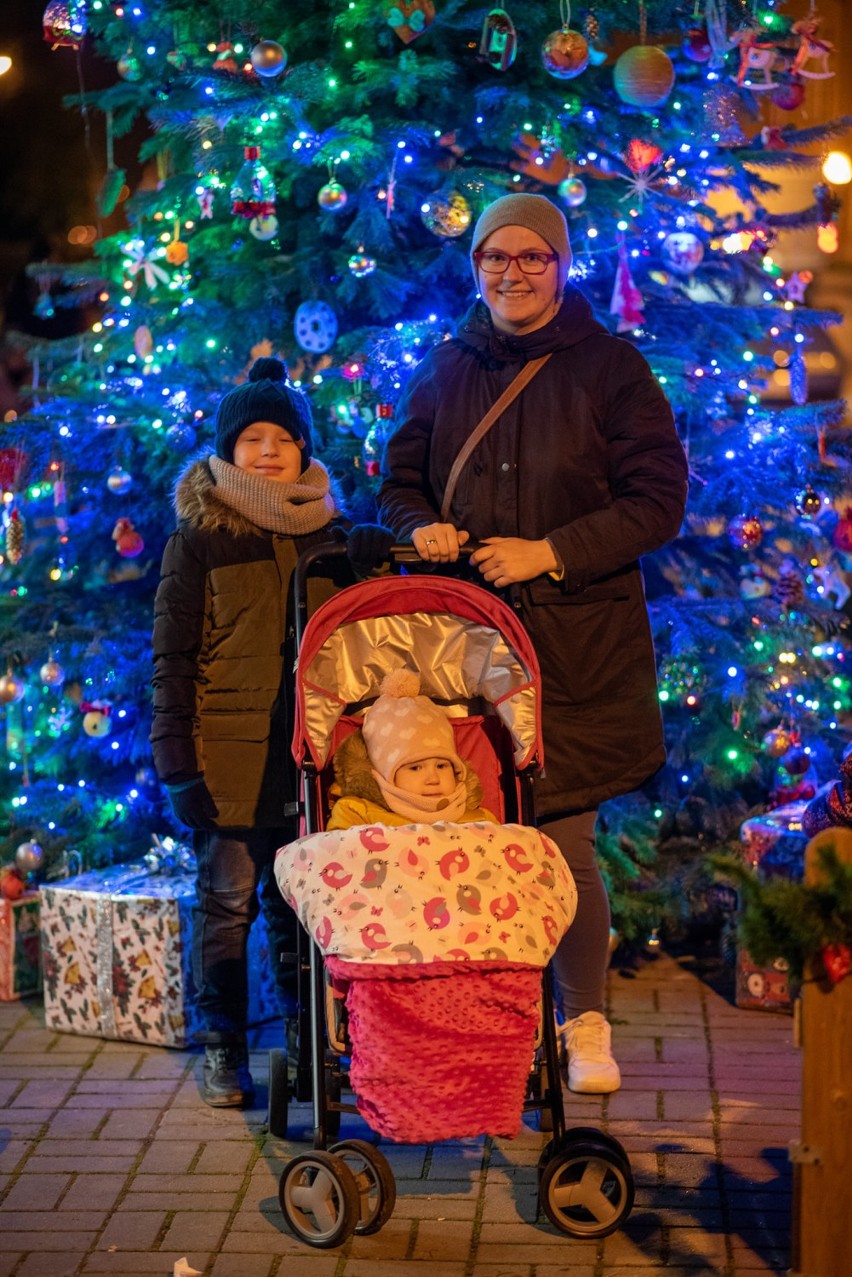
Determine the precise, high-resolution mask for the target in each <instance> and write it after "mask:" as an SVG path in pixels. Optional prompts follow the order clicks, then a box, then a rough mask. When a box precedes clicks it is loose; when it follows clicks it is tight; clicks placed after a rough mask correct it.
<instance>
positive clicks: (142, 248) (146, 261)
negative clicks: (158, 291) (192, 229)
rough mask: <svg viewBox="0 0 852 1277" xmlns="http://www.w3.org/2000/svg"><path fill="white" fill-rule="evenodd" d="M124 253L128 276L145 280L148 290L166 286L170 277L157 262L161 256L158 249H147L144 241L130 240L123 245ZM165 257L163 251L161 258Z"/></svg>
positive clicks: (157, 247) (156, 247)
mask: <svg viewBox="0 0 852 1277" xmlns="http://www.w3.org/2000/svg"><path fill="white" fill-rule="evenodd" d="M124 252H125V254H126V255H127V261H126V263H125V269H126V271H127V273H128V275H130V276H134V275H140V274H141V276H142V278H143V279H144V280H145V283H146V285H147V286H148V288H151V289H154V288H156V287H157V284H158V283H160V284H168V283H169V282H170V280H171V276H170V275H169V272H168V271H167V270H164V269H163V267H162V266H161V265H160V263H159V261H158V260H157V259H158V257H160V256H161V253H160V247H159V246H155V247H153V248H151V249H148V248H147V247H146V245H145V241H144V240H141V239H132V240H130V241H129V242H128V243H127V244H125V245H124ZM164 255H165V250H163V253H162V256H164Z"/></svg>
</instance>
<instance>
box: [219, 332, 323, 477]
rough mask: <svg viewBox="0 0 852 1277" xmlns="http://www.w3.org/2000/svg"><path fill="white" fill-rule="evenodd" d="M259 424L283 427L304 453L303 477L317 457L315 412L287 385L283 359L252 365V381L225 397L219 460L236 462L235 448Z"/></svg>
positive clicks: (229, 392)
mask: <svg viewBox="0 0 852 1277" xmlns="http://www.w3.org/2000/svg"><path fill="white" fill-rule="evenodd" d="M255 421H271V422H272V423H273V425H276V426H281V427H282V429H284V430H286V431H287V432H288V433H289V434H290V435H292V437H293V442H294V443H298V445H299V447H300V448H301V449H302V473H303V474H304V472H305V471H306V470H307V468H308V466H309V465H310V461H311V456H312V454H313V442H312V440H311V409H310V404H309V403H308V400H307V398H306V397H305V395H303V394H302V392H301V391H300V390H296V389H295V387H294V386H291V385H290V384H289V382H288V381H287V369H286V368H285V366H284V364H282V362H281V360H280V359H270V358H268V357H265V356H264V357H261V358H260V359H256V360H255V361H254V363H253V364H252V366H251V368H250V370H249V375H248V381H244V382H243V383H242V385H240V386H234V388H233V390H229V391H228V393H227V394H226V395H223V396H222V398H221V399H220V401H219V407H218V408H217V409H216V422H215V424H216V456H217V457H221V458H222V460H223V461H230V462H231V463H233V460H234V444H235V443H236V442H237V439H238V438H239V436H240V435H241V434H242V432H243V431H244V430H245V429H246V427H247V426H251V425H253V424H254V422H255Z"/></svg>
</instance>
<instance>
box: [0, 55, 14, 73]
mask: <svg viewBox="0 0 852 1277" xmlns="http://www.w3.org/2000/svg"><path fill="white" fill-rule="evenodd" d="M11 70H12V59H11V58H9V57H7V56H6V54H5V53H3V54H0V75H5V74H6V72H7V71H11Z"/></svg>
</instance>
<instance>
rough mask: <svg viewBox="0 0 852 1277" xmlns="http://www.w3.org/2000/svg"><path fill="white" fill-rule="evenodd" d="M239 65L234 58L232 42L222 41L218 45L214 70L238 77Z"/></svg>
mask: <svg viewBox="0 0 852 1277" xmlns="http://www.w3.org/2000/svg"><path fill="white" fill-rule="evenodd" d="M239 69H240V68H239V64H238V63H237V59H236V57H235V56H234V46H233V44H232V43H231V41H230V40H222V41H220V43H219V44H217V45H216V56H215V58H214V59H213V70H214V71H221V72H224V73H225V74H226V75H237V74H238V72H239Z"/></svg>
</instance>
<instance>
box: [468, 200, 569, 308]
mask: <svg viewBox="0 0 852 1277" xmlns="http://www.w3.org/2000/svg"><path fill="white" fill-rule="evenodd" d="M503 226H523V227H525V228H526V229H527V230H528V231H535V233H536V235H540V236H541V238H542V239H543V240H544V241H545V243H547V244H549V245H550V247H551V248H552V249H553V251H554V253H557V254H558V255H559V261H558V262H557V264H556V269H557V273H558V277H559V287H560V289H562V288H564V287H565V283H566V281H567V279H568V272H569V270H570V269H571V242H570V240H569V238H568V223H567V222H566V221H565V214H564V213H563V212H562V210H561V209H559V208H557V207H556V205H555V204H554V203H553V202H552V201H551V200H549V199H548V198H547V196H546V195H529V194H526V193H525V192H518V194H516V195H502V196H501V197H500V199H497V200H495V201H494V203H493V204H489V205H488V207H487V208H486V209H485V210H484V211H483V212H482V213H481V214H480V217H479V221H478V222H477V223H476V225H475V226H474V228H473V245H472V247H471V251H470V264H471V266H472V267H473V278H474V279H475V280H476V286H477V288H478V287H479V274H478V272H477V269H476V261H475V259H474V256H473V254H474V253H475V252H476V251H477V250H478V249H480V248H482V245H483V244H484V243H485V241H486V240H487V239H488V236H489V235H491V234H493V233H494V231H499V230H500V228H501V227H503Z"/></svg>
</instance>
